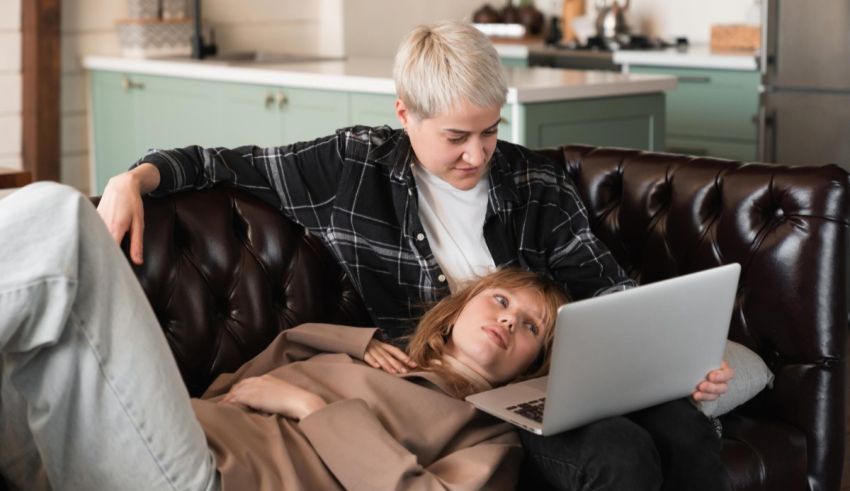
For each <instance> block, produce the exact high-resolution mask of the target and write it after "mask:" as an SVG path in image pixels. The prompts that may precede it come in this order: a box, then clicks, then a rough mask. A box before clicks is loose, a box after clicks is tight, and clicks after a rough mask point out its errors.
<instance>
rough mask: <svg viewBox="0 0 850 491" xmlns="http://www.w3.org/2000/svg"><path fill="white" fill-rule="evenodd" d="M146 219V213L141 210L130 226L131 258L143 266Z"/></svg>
mask: <svg viewBox="0 0 850 491" xmlns="http://www.w3.org/2000/svg"><path fill="white" fill-rule="evenodd" d="M144 230H145V219H144V212H143V211H142V209H141V208H140V209H139V210H138V212H137V214H136V216H135V217H133V222H132V223H131V224H130V258H131V259H132V260H133V262H134V263H136V264H139V265H140V264H142V261H144V259H143V255H142V252H143V251H142V239H143V238H144Z"/></svg>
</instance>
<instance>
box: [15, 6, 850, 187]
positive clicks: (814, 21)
mask: <svg viewBox="0 0 850 491" xmlns="http://www.w3.org/2000/svg"><path fill="white" fill-rule="evenodd" d="M26 1H30V0H2V1H0V167H5V168H11V169H23V168H25V167H27V166H25V162H24V159H25V156H24V152H23V151H22V141H23V138H24V135H23V129H22V128H23V123H22V111H23V110H24V108H23V103H22V100H23V90H22V83H23V77H22V64H23V61H22V58H23V57H22V54H21V53H22V37H23V36H22V33H23V32H24V30H25V29H23V25H22V13H23V9H24V8H26V6H25V5H24V3H23V2H26ZM32 1H33V2H34V3H42V2H45V0H32ZM52 1H53V2H58V0H52ZM133 1H134V0H130V2H129V3H128V1H127V0H122V1H118V0H62V1H61V13H60V15H61V28H60V33H59V43H60V51H59V58H60V59H59V61H60V87H61V96H60V98H59V101H60V103H59V104H60V111H59V115H60V124H59V127H60V132H59V141H60V144H59V152H58V153H59V157H58V158H59V178H60V179H61V180H62V181H63V182H66V183H68V184H71V185H73V186H75V187H77V188H79V189H81V190H82V191H84V192H96V191H97V189H95V187H96V184H94V181H95V179H93V172H94V171H93V165H94V164H93V161H94V158H93V153H94V150H93V145H94V143H93V141H94V140H95V138H94V135H93V134H92V133H93V131H94V130H93V129H92V128H94V127H96V125H97V123H96V122H93V121H92V115H91V114H90V109H91V107H92V101H91V91H92V90H93V89H92V88H91V87H90V83H91V80H90V76H91V71H90V70H87V69H86V68H84V59H85V58H86V57H92V56H100V57H111V59H118V58H124V57H126V56H127V55H128V54H129V55H133V56H139V55H144V54H145V53H144V49H141V51H139V50H137V51H136V52H132V50H130V49H128V46H127V43H128V41H127V39H125V40H124V44H123V46H122V42H121V40H120V39H119V32H118V29H119V27H120V25H121V24H117V23H116V22H117V21H121V22H123V23H124V24H125V25H126V24H134V21H133V19H132V16H133V15H137V12H134V11H132V9H133V8H134V7H133V3H132V2H133ZM620 2H621V3H620V4H619V5H620V7H624V6H625V5H623V4H625V3H626V2H625V1H624V0H620ZM763 2H764V4H763ZM45 3H46V4H48V5H49V4H50V3H51V2H50V1H49V0H48V1H46V2H45ZM509 3H510V2H505V1H501V0H492V1H491V2H490V7H491V8H490V9H489V10H488V9H486V8H485V4H484V2H483V1H482V0H428V1H417V0H315V1H311V2H303V1H295V0H242V1H239V2H234V1H232V0H204V1H203V2H202V7H203V10H202V12H203V13H202V18H203V21H204V29H203V31H202V32H203V34H204V37H205V39H206V41H210V40H211V39H214V42H215V44H216V45H217V47H218V50H219V52H220V53H222V52H223V53H235V52H249V51H251V52H257V51H259V52H267V53H287V54H290V55H291V54H297V55H303V56H307V57H311V56H315V57H324V58H331V59H333V58H343V57H344V58H346V59H359V58H376V59H379V58H384V59H388V58H389V57H391V56H392V55H393V53H394V51H395V48H396V46H397V44H398V42H399V40H400V39H401V37H402V36H403V35H404V34H405V33H406V32H408V31H409V30H410V28H411V27H413V26H415V25H417V24H421V23H426V22H432V21H436V20H441V19H464V20H470V21H472V20H473V19H474V18H475V17H478V18H477V19H476V20H478V21H482V22H485V21H489V22H488V23H492V21H494V20H496V21H498V20H503V19H499V18H497V17H498V16H499V15H501V14H502V13H503V11H504V10H505V8H506V6H507V4H509ZM513 3H514V4H515V5H513V6H514V7H515V8H531V7H533V8H534V9H536V11H537V12H538V13H539V14H538V15H540V16H541V18H540V19H538V20H537V21H538V24H539V25H541V26H542V27H541V29H540V32H539V33H536V34H534V33H532V32H531V31H532V30H533V29H529V28H526V31H525V33H524V34H523V35H520V36H518V37H498V38H494V43H496V45H497V48H498V49H499V52H500V54H501V56H502V58H503V60H504V62H505V65H506V66H510V67H520V68H522V67H527V66H549V67H557V68H562V69H594V70H608V71H619V72H627V73H630V74H654V75H667V76H669V77H673V78H674V79H675V80H676V82H677V86H676V88H675V89H669V90H667V89H665V90H664V92H665V93H666V111H667V113H666V123H665V124H666V128H665V132H664V133H665V135H666V136H665V138H664V141H663V144H662V146H661V148H653V149H655V150H664V149H666V150H668V151H673V152H680V153H688V154H693V155H697V156H698V155H707V156H716V157H725V158H734V159H739V160H764V161H771V162H784V163H805V164H823V163H827V162H836V163H843V164H844V165H845V167H847V168H848V169H850V143H848V142H850V61H848V60H850V42H848V36H850V34H848V32H850V7H848V5H847V2H846V0H824V1H823V2H820V3H819V4H818V6H817V8H815V7H814V6H809V5H808V4H806V5H804V4H803V3H801V2H799V1H797V0H714V1H711V2H706V1H704V0H631V2H629V4H628V6H627V8H625V10H624V12H623V16H622V18H621V19H619V20H618V19H616V15H615V14H616V11H612V12H611V13H610V15H608V19H607V22H608V23H607V24H606V26H605V28H606V29H609V30H610V32H609V31H604V29H603V28H602V27H600V26H597V21H600V22H602V19H601V17H600V13H601V12H602V11H603V10H606V9H607V10H611V9H616V8H619V7H617V6H615V3H616V2H615V1H614V0H607V1H606V0H599V1H593V0H587V1H584V0H557V1H551V0H536V1H533V2H532V1H516V2H513ZM780 4H781V8H780ZM184 8H185V9H186V12H187V13H186V15H187V16H191V12H192V5H191V2H185V5H184ZM779 11H782V12H783V14H787V15H785V16H784V17H783V18H781V19H777V18H775V17H772V15H773V14H774V13H775V12H779ZM488 12H489V13H490V14H492V13H493V12H495V13H496V14H498V15H497V17H492V16H491V17H489V18H488V17H487V16H486V15H485V16H483V17H481V14H482V13H484V14H487V13H488ZM161 14H163V12H162V11H160V16H161ZM565 15H566V16H567V17H569V21H570V22H564V17H565ZM128 19H130V20H128ZM805 19H808V22H804V20H805ZM508 20H511V19H508ZM615 21H616V22H615ZM187 22H188V21H187ZM615 24H616V25H615ZM804 24H807V25H809V26H813V29H815V30H816V31H815V32H813V31H809V30H807V29H806V28H805V27H804ZM765 26H768V27H769V29H768V30H767V31H765V32H761V28H764V27H765ZM821 26H825V27H821ZM187 29H188V27H187ZM615 30H616V32H615ZM211 31H212V32H213V33H214V34H212V35H211ZM187 32H188V31H187ZM605 32H608V34H605ZM724 43H725V44H724ZM713 44H714V45H715V46H714V48H715V49H712V45H713ZM724 46H725V49H724ZM184 47H185V46H184ZM184 47H181V48H180V50H182V49H183V48H184ZM765 47H766V48H767V49H764V48H765ZM122 48H123V49H122ZM185 49H186V50H188V49H189V48H188V47H185ZM777 49H781V50H784V52H787V53H789V54H791V55H790V56H788V57H786V58H782V60H783V64H782V65H777V64H776V63H775V60H776V59H778V58H777V56H778V55H777V52H776V50H777ZM180 52H181V53H182V51H180ZM585 55H586V56H585ZM582 56H584V58H582ZM589 56H590V57H595V58H597V59H602V58H604V60H605V61H604V63H603V64H602V65H593V66H583V63H584V61H583V60H584V59H586V58H588V57H589ZM798 61H799V62H800V63H802V65H799V66H798V65H797V62H798ZM771 63H773V68H771ZM777 67H779V68H777ZM127 84H129V85H127ZM133 87H134V85H133V82H132V80H131V79H127V78H125V87H124V90H125V91H126V90H132V89H133ZM819 96H824V97H819ZM277 97H278V99H279V100H278V101H277V102H278V103H281V104H282V103H283V102H284V100H283V99H280V97H282V96H281V95H280V93H278V95H277ZM515 114H518V113H515ZM800 122H802V124H798V123H800ZM514 124H515V125H516V124H519V123H518V122H514ZM515 134H517V133H515ZM317 136H318V135H317ZM502 136H503V135H501V134H500V137H502ZM516 141H520V142H526V141H527V140H525V139H522V138H520V139H518V140H516ZM281 143H284V142H281ZM562 143H568V142H566V141H564V142H562ZM129 163H130V162H121V163H120V164H121V165H122V166H123V165H125V164H129Z"/></svg>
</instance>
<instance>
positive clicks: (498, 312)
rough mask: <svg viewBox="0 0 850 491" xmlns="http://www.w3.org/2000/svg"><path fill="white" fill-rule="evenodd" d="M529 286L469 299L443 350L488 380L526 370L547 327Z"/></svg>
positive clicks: (501, 380) (541, 305) (499, 379)
mask: <svg viewBox="0 0 850 491" xmlns="http://www.w3.org/2000/svg"><path fill="white" fill-rule="evenodd" d="M544 310H545V304H544V302H543V298H542V297H541V295H540V294H539V293H538V292H537V291H535V290H533V289H531V288H520V289H507V288H490V289H487V290H483V291H482V292H480V293H478V294H477V295H475V296H474V297H472V298H471V299H470V300H469V301H468V302H467V303H466V305H465V306H464V307H463V310H461V312H460V315H458V317H457V319H456V320H455V323H454V327H453V328H452V332H451V336H450V337H449V340H448V342H447V345H446V352H447V353H448V354H450V355H452V356H454V357H455V358H457V359H458V360H459V361H460V362H461V363H463V364H465V365H466V366H468V367H469V368H471V369H473V370H475V371H476V372H477V373H478V374H479V375H481V376H483V377H484V378H485V379H487V380H488V381H489V382H490V383H491V384H494V385H498V384H503V383H506V382H509V381H511V380H513V379H515V378H517V377H518V376H519V375H522V374H523V373H525V371H526V370H527V369H528V367H529V366H530V365H531V363H532V362H534V360H535V359H536V358H537V356H538V355H539V354H540V350H541V349H542V347H543V339H544V337H545V334H546V330H547V329H549V326H546V325H544V324H543V314H544Z"/></svg>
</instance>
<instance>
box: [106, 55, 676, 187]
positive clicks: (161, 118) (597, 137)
mask: <svg viewBox="0 0 850 491" xmlns="http://www.w3.org/2000/svg"><path fill="white" fill-rule="evenodd" d="M90 83H91V95H92V97H91V100H92V113H91V114H92V119H93V121H92V127H93V140H94V151H93V153H94V172H93V180H94V182H93V186H92V190H93V192H95V193H100V192H102V191H103V187H104V186H105V185H106V182H107V181H108V180H109V178H110V177H111V176H113V175H115V174H118V173H120V172H123V171H124V170H126V169H127V168H128V167H129V165H130V164H132V163H133V162H134V161H135V160H137V159H138V158H140V157H142V156H143V155H144V154H145V153H146V152H147V150H148V149H151V148H174V147H183V146H187V145H192V144H198V145H202V146H206V147H211V146H223V147H236V146H241V145H252V144H253V145H260V146H276V145H284V144H288V143H292V142H297V141H304V140H311V139H314V138H318V137H321V136H324V135H328V134H331V133H333V132H334V131H335V130H336V129H338V128H342V127H346V126H351V125H354V124H365V125H382V124H386V125H389V126H391V127H393V128H398V127H399V126H400V124H399V122H398V119H397V118H396V116H395V99H396V98H395V95H392V94H367V93H359V92H350V91H342V90H320V89H305V88H294V87H284V86H271V85H260V84H250V83H235V82H219V81H208V80H199V79H189V78H177V77H167V76H159V75H156V76H154V75H141V74H125V73H120V72H113V71H107V70H95V71H93V72H91V78H90ZM501 117H502V120H501V122H500V123H499V138H500V139H502V140H507V141H512V142H514V143H519V144H522V145H526V146H528V147H530V148H541V147H546V146H555V145H563V144H571V143H572V144H588V145H600V146H621V147H630V148H641V149H647V150H662V149H663V142H664V117H665V114H664V95H663V94H661V93H650V94H637V95H630V96H611V97H599V98H591V99H575V100H561V101H551V102H534V103H510V104H505V106H504V107H503V108H502V110H501Z"/></svg>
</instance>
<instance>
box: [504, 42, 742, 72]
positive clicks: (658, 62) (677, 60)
mask: <svg viewBox="0 0 850 491" xmlns="http://www.w3.org/2000/svg"><path fill="white" fill-rule="evenodd" d="M494 46H495V47H496V52H498V53H499V56H501V57H503V58H528V56H529V54H531V53H532V52H543V53H545V54H547V55H557V54H558V53H559V51H558V50H555V49H553V48H546V47H544V46H542V45H529V44H522V43H517V44H510V43H504V42H503V43H495V44H494ZM561 52H563V53H564V55H565V56H567V55H569V56H576V55H580V54H581V53H586V51H575V50H573V51H569V50H563V51H561ZM612 55H613V61H614V63H617V64H618V65H652V66H668V67H682V68H717V69H721V70H751V71H755V70H758V64H757V62H756V57H757V56H758V54H757V53H753V52H713V51H711V49H710V48H709V47H708V46H707V45H694V46H691V47H690V48H688V50H687V51H684V52H681V51H677V50H676V48H669V49H664V50H620V51H614V52H612Z"/></svg>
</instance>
